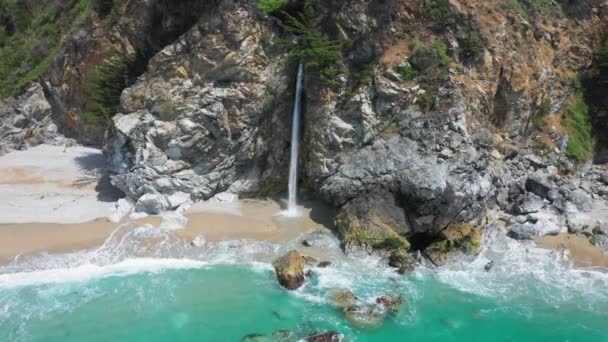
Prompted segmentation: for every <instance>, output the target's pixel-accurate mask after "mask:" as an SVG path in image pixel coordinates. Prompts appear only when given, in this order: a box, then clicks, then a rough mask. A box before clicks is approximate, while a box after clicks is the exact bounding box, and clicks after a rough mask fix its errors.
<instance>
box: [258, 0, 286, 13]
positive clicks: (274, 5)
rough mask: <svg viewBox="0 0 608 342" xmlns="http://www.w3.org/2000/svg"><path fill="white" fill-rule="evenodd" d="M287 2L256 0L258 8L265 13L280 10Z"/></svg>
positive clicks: (281, 0)
mask: <svg viewBox="0 0 608 342" xmlns="http://www.w3.org/2000/svg"><path fill="white" fill-rule="evenodd" d="M288 3H289V0H258V4H257V5H258V8H259V9H261V10H262V11H264V13H266V14H273V13H278V12H279V11H282V10H283V9H284V8H285V6H287V4H288Z"/></svg>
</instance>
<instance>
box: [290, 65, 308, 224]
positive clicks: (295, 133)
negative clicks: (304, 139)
mask: <svg viewBox="0 0 608 342" xmlns="http://www.w3.org/2000/svg"><path fill="white" fill-rule="evenodd" d="M303 76H304V63H303V62H302V61H300V65H299V66H298V79H297V82H296V97H295V100H294V105H293V122H292V124H291V157H290V161H289V185H288V190H289V199H288V203H287V215H288V216H297V215H298V209H297V206H296V193H297V190H298V189H297V188H298V184H297V183H298V151H299V145H300V112H301V109H302V108H301V107H302V82H303V80H302V79H303Z"/></svg>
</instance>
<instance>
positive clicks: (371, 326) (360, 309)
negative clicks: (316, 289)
mask: <svg viewBox="0 0 608 342" xmlns="http://www.w3.org/2000/svg"><path fill="white" fill-rule="evenodd" d="M329 296H330V298H331V300H332V301H333V303H334V305H335V306H336V307H337V308H338V309H339V310H340V311H342V313H343V314H344V317H345V318H346V319H347V320H348V321H349V322H350V323H352V324H353V325H354V326H356V327H357V328H360V329H364V330H375V329H378V328H380V327H381V326H382V324H383V323H384V319H385V318H386V315H387V314H388V313H391V314H396V313H397V312H398V311H399V309H400V308H401V306H402V305H403V304H404V303H405V299H404V298H403V297H401V296H395V297H394V296H381V297H378V298H376V300H375V304H370V303H366V302H363V301H360V300H359V299H358V298H357V297H356V296H355V295H354V293H353V292H352V291H350V290H348V289H339V290H334V291H332V292H331V293H330V294H329Z"/></svg>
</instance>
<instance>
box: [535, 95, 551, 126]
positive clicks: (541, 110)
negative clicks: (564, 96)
mask: <svg viewBox="0 0 608 342" xmlns="http://www.w3.org/2000/svg"><path fill="white" fill-rule="evenodd" d="M549 114H551V100H550V99H548V98H545V99H544V100H543V101H542V102H541V104H540V105H539V106H538V108H537V109H536V111H535V112H534V115H533V117H532V124H533V125H534V127H536V128H541V127H542V126H543V124H544V122H545V117H546V116H547V115H549Z"/></svg>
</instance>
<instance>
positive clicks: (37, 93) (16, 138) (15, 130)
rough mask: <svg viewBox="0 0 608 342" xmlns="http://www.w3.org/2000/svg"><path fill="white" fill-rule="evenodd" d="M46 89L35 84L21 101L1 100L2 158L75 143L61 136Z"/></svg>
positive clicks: (18, 99)
mask: <svg viewBox="0 0 608 342" xmlns="http://www.w3.org/2000/svg"><path fill="white" fill-rule="evenodd" d="M51 114H52V111H51V106H50V104H49V103H48V101H47V100H46V98H45V97H44V93H43V90H42V87H41V86H40V85H39V84H37V83H33V84H32V85H31V86H30V87H29V88H28V89H27V91H26V92H25V93H24V94H22V95H21V96H19V97H17V98H9V99H4V100H0V154H3V153H6V152H9V151H11V150H19V149H24V148H28V147H32V146H36V145H40V144H51V145H65V144H71V143H73V141H72V140H69V139H66V138H64V137H63V136H62V135H61V134H59V133H58V132H57V126H56V125H55V123H54V122H53V120H52V117H51Z"/></svg>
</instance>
